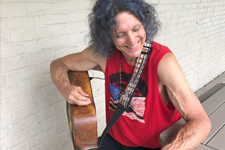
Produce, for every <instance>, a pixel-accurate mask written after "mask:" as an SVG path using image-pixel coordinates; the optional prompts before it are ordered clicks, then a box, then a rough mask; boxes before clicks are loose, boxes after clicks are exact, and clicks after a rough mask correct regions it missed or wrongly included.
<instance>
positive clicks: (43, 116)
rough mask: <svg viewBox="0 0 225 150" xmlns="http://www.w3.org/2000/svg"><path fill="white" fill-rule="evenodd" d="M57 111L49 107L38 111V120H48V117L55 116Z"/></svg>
mask: <svg viewBox="0 0 225 150" xmlns="http://www.w3.org/2000/svg"><path fill="white" fill-rule="evenodd" d="M54 114H55V111H54V109H53V108H47V109H45V110H41V112H40V113H38V121H39V122H43V121H45V120H47V119H48V118H50V117H52V116H54Z"/></svg>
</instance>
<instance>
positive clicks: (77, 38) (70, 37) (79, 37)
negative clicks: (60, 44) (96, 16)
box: [68, 33, 85, 46]
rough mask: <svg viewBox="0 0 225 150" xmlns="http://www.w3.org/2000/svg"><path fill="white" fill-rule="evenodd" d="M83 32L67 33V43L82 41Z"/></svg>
mask: <svg viewBox="0 0 225 150" xmlns="http://www.w3.org/2000/svg"><path fill="white" fill-rule="evenodd" d="M84 37H85V35H84V34H81V33H75V34H69V35H68V44H69V45H70V46H71V45H75V44H79V43H81V42H84Z"/></svg>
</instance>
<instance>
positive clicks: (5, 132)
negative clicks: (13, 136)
mask: <svg viewBox="0 0 225 150" xmlns="http://www.w3.org/2000/svg"><path fill="white" fill-rule="evenodd" d="M10 130H11V129H10V127H6V128H1V141H4V140H5V139H6V138H7V137H8V135H9V133H10Z"/></svg>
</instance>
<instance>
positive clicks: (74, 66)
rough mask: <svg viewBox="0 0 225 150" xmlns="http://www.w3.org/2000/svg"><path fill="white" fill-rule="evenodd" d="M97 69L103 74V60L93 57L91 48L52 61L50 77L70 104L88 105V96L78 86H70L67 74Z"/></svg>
mask: <svg viewBox="0 0 225 150" xmlns="http://www.w3.org/2000/svg"><path fill="white" fill-rule="evenodd" d="M90 69H98V70H101V71H103V72H104V69H105V59H103V58H101V57H97V58H96V57H94V56H93V54H92V51H91V47H88V48H86V49H85V50H84V51H82V52H80V53H74V54H71V55H67V56H65V57H62V58H59V59H56V60H54V61H52V63H51V66H50V70H51V77H52V80H53V82H54V84H55V85H56V87H57V88H58V90H59V92H60V93H61V95H62V96H63V97H64V98H65V99H66V100H67V101H68V102H69V103H71V104H77V105H87V104H89V103H90V99H89V98H88V95H87V94H86V93H84V92H83V90H82V89H81V88H80V87H78V86H73V85H70V82H69V79H68V75H67V72H68V71H69V70H73V71H87V70H90Z"/></svg>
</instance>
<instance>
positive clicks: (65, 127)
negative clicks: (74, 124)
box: [56, 121, 69, 134]
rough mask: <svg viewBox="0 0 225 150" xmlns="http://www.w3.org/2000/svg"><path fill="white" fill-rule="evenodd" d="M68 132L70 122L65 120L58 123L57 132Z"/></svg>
mask: <svg viewBox="0 0 225 150" xmlns="http://www.w3.org/2000/svg"><path fill="white" fill-rule="evenodd" d="M65 131H66V132H68V131H69V125H68V122H67V121H65V122H62V123H61V124H59V125H57V127H56V133H57V134H60V133H62V132H65Z"/></svg>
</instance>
